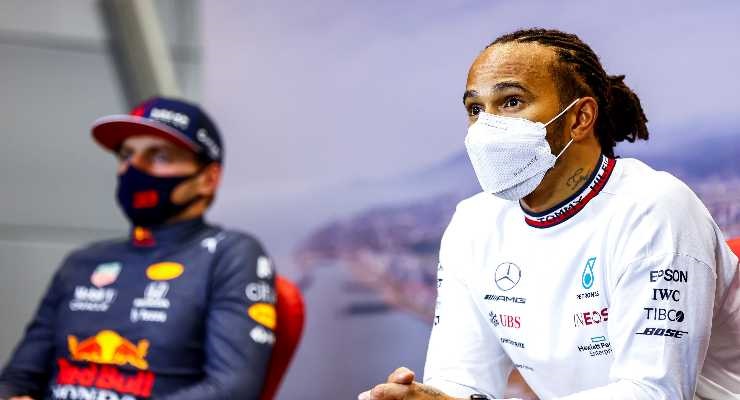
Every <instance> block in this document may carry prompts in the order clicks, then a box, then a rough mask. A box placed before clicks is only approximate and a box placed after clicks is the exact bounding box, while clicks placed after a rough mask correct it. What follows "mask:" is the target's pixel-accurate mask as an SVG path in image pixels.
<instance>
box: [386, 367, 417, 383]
mask: <svg viewBox="0 0 740 400" xmlns="http://www.w3.org/2000/svg"><path fill="white" fill-rule="evenodd" d="M414 377H415V374H414V371H412V370H410V369H408V368H406V367H401V368H398V369H396V370H395V371H393V372H392V373H391V374H390V375H388V383H398V384H401V385H410V384H411V383H413V382H414Z"/></svg>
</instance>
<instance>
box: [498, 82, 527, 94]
mask: <svg viewBox="0 0 740 400" xmlns="http://www.w3.org/2000/svg"><path fill="white" fill-rule="evenodd" d="M504 89H519V90H521V91H523V92H525V93H527V94H532V92H530V91H529V89H527V88H526V87H525V86H524V85H522V84H521V83H519V82H517V81H503V82H499V83H497V84H495V85H493V87H492V88H491V92H492V93H495V92H497V91H500V90H504Z"/></svg>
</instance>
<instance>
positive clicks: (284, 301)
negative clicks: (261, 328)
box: [260, 275, 305, 400]
mask: <svg viewBox="0 0 740 400" xmlns="http://www.w3.org/2000/svg"><path fill="white" fill-rule="evenodd" d="M275 291H276V293H277V305H276V307H275V308H276V311H277V326H276V327H275V344H274V346H273V348H272V357H271V358H270V363H269V365H268V367H267V377H266V378H265V387H264V388H263V389H262V397H261V399H260V400H272V399H273V398H275V393H277V390H278V388H279V387H280V382H281V381H282V380H283V376H284V375H285V372H286V371H287V369H288V365H289V364H290V360H291V359H292V358H293V354H294V353H295V350H296V348H297V347H298V342H300V340H301V334H302V333H303V322H304V320H305V306H304V304H303V296H302V295H301V291H300V289H298V287H297V286H295V285H294V284H293V283H292V282H290V281H289V280H287V279H285V278H283V277H282V276H280V275H278V276H276V277H275Z"/></svg>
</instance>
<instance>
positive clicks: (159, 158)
mask: <svg viewBox="0 0 740 400" xmlns="http://www.w3.org/2000/svg"><path fill="white" fill-rule="evenodd" d="M152 158H153V159H154V161H155V162H160V163H168V162H170V161H172V157H170V155H169V154H167V153H157V154H155V155H154V157H152Z"/></svg>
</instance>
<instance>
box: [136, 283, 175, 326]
mask: <svg viewBox="0 0 740 400" xmlns="http://www.w3.org/2000/svg"><path fill="white" fill-rule="evenodd" d="M169 290H170V284H169V283H167V282H149V284H148V285H147V286H146V289H144V297H137V298H135V299H134V302H133V307H131V314H130V318H131V322H139V321H141V322H160V323H162V322H167V312H166V311H164V310H168V309H169V308H170V300H169V299H167V292H169Z"/></svg>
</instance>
